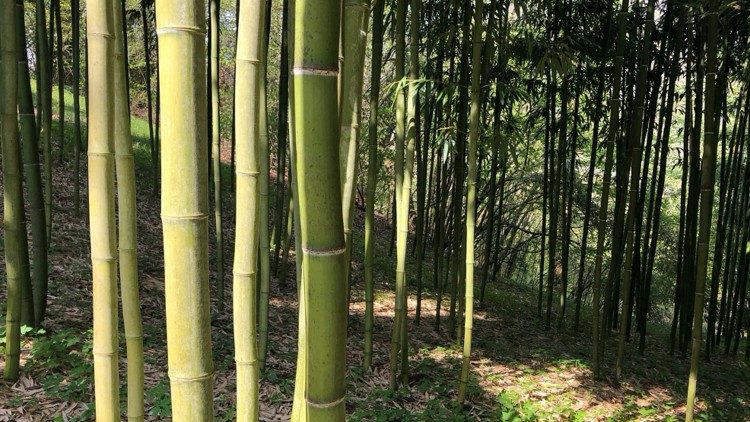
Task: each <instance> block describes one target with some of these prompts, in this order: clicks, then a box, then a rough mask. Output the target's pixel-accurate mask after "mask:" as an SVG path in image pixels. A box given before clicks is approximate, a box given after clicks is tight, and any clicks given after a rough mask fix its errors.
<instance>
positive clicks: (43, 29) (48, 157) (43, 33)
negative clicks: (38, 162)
mask: <svg viewBox="0 0 750 422" xmlns="http://www.w3.org/2000/svg"><path fill="white" fill-rule="evenodd" d="M46 10H47V6H46V5H45V3H44V0H36V36H37V40H36V42H37V50H38V51H39V57H38V58H37V63H39V79H40V81H39V88H41V89H40V90H39V91H40V95H39V99H40V100H41V104H40V109H41V113H39V114H40V115H41V118H40V123H41V124H40V128H39V139H40V140H41V146H42V153H43V157H44V215H45V218H46V226H47V246H48V247H49V243H50V242H51V241H52V239H51V234H52V145H51V140H50V131H51V130H52V92H51V86H50V81H51V77H52V65H51V63H50V52H49V41H48V38H47V12H46Z"/></svg>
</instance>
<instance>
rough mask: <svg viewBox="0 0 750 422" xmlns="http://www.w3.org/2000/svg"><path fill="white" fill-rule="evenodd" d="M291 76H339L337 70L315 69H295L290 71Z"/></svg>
mask: <svg viewBox="0 0 750 422" xmlns="http://www.w3.org/2000/svg"><path fill="white" fill-rule="evenodd" d="M292 74H293V75H298V76H305V75H311V76H336V77H338V76H339V70H338V69H335V70H332V69H321V68H316V67H295V68H294V69H292Z"/></svg>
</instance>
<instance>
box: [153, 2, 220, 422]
mask: <svg viewBox="0 0 750 422" xmlns="http://www.w3.org/2000/svg"><path fill="white" fill-rule="evenodd" d="M205 10H206V9H205V2H204V1H203V0H194V1H182V0H156V28H157V31H156V32H157V35H158V38H159V44H160V46H159V63H160V67H159V72H160V74H161V75H160V76H161V77H160V79H161V84H160V90H161V92H160V98H161V99H163V100H164V101H165V102H167V103H165V104H164V106H163V107H161V109H162V111H163V113H164V114H163V116H162V119H163V120H162V122H163V125H162V129H161V131H162V139H163V143H162V145H161V149H162V154H160V156H161V181H162V186H161V212H162V224H163V227H164V228H163V231H164V273H165V274H164V275H165V295H166V309H167V312H166V319H167V344H168V345H169V347H168V349H167V351H168V354H167V359H168V364H169V377H170V385H171V394H172V417H173V418H174V419H175V420H177V421H183V420H203V421H206V420H211V419H212V418H213V374H214V366H213V361H212V356H211V326H210V310H209V306H210V298H209V286H208V184H207V181H208V166H207V165H206V163H207V162H208V148H206V145H208V142H207V139H206V138H207V136H208V134H207V131H206V122H207V121H208V119H207V116H206V114H207V98H206V96H207V93H206V89H205V87H206V60H205V57H206V50H205V49H206V46H205V35H206V30H205V27H206V17H205ZM167 104H168V105H169V106H168V107H167Z"/></svg>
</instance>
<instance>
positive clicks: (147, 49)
mask: <svg viewBox="0 0 750 422" xmlns="http://www.w3.org/2000/svg"><path fill="white" fill-rule="evenodd" d="M147 3H148V2H147V1H146V0H140V12H141V28H142V29H143V55H144V58H145V65H146V66H145V67H146V69H145V70H146V72H145V78H146V106H147V109H148V139H149V146H150V148H151V172H152V177H153V188H154V195H155V194H156V192H157V190H158V189H159V149H158V147H157V144H156V138H155V135H154V130H155V126H156V124H157V123H155V122H154V107H153V100H152V93H151V42H150V41H149V38H150V37H149V34H150V33H151V30H150V28H149V25H148V13H147V10H146V5H147ZM157 50H158V46H157ZM157 78H158V76H157ZM157 90H158V88H157ZM157 95H158V93H157Z"/></svg>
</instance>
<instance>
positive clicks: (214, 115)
mask: <svg viewBox="0 0 750 422" xmlns="http://www.w3.org/2000/svg"><path fill="white" fill-rule="evenodd" d="M220 8H221V6H220V0H210V1H209V10H210V12H209V13H210V17H211V25H210V27H211V33H210V34H209V37H210V43H211V47H210V50H211V57H210V58H209V63H210V65H211V66H210V72H211V81H210V83H211V175H212V176H213V182H214V230H215V236H216V287H217V289H218V291H219V298H218V300H217V305H218V311H219V313H220V314H221V313H224V236H223V230H222V225H221V222H222V217H221V216H222V201H221V197H222V195H221V137H220V132H219V129H220V127H219V125H220V123H221V122H220V120H219V104H220V103H219V10H220Z"/></svg>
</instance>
